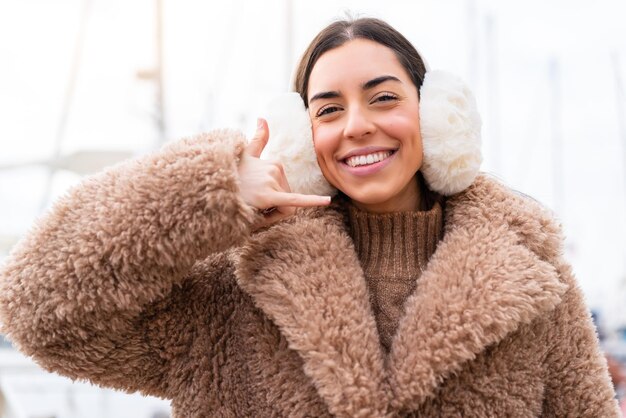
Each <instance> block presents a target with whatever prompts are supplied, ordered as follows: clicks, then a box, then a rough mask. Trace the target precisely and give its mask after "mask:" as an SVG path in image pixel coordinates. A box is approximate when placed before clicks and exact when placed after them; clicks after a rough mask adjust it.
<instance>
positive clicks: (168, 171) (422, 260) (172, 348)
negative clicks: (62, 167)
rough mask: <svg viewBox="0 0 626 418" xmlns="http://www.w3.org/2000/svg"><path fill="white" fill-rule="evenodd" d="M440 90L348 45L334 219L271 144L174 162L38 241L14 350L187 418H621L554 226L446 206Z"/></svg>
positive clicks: (374, 52)
mask: <svg viewBox="0 0 626 418" xmlns="http://www.w3.org/2000/svg"><path fill="white" fill-rule="evenodd" d="M424 72H425V68H424V64H423V62H422V61H421V58H420V57H419V55H418V54H417V52H416V51H415V50H414V48H413V47H412V46H411V45H410V44H409V43H408V41H406V39H404V37H402V35H400V34H399V33H397V32H396V31H395V30H394V29H392V28H391V27H389V26H388V25H387V24H385V23H384V22H381V21H378V20H374V19H358V20H355V21H349V22H345V21H344V22H336V23H334V24H332V25H330V26H329V27H327V28H326V29H324V30H323V31H322V32H321V33H320V35H318V37H317V38H316V39H315V40H314V41H313V42H312V44H311V45H310V47H309V49H308V50H307V52H306V53H305V54H304V57H303V58H302V61H301V63H300V66H299V69H298V72H297V77H296V82H295V84H296V89H297V91H298V92H299V93H300V95H301V97H302V98H303V101H304V103H305V106H306V107H307V109H308V112H309V115H310V118H311V122H312V126H313V139H314V146H315V152H316V155H317V159H318V162H319V166H320V168H321V170H322V173H323V174H324V176H325V177H326V179H327V180H328V181H329V182H330V183H331V184H332V185H333V186H335V187H336V188H337V189H339V191H340V192H341V193H340V196H339V197H337V198H336V199H335V200H334V202H333V203H332V204H331V206H330V207H324V206H326V205H327V204H328V203H329V198H328V197H325V196H315V195H301V194H296V193H291V192H290V190H289V184H288V182H287V180H286V178H285V176H284V174H283V172H282V170H281V169H280V166H278V165H276V164H273V163H269V162H266V161H263V160H260V159H259V158H258V156H259V155H260V153H261V151H262V150H263V148H264V145H265V143H266V142H267V138H268V131H267V126H266V124H265V122H264V121H262V120H261V121H260V124H259V130H258V132H257V135H256V137H255V138H254V140H253V141H251V142H250V144H248V145H245V141H244V139H243V138H242V137H241V135H239V134H237V133H234V132H229V131H218V132H213V133H211V134H205V135H200V136H198V137H196V138H192V139H186V140H182V141H179V142H176V143H173V144H171V145H169V146H166V147H165V148H164V149H163V150H161V151H160V152H158V153H156V154H154V155H152V156H149V157H146V158H144V159H142V160H139V161H135V162H131V163H128V164H126V165H122V166H119V167H117V168H114V169H112V170H110V171H108V172H106V173H104V174H102V175H100V176H99V177H96V178H93V179H90V180H88V181H86V182H85V183H83V184H82V185H81V186H80V187H78V188H76V189H75V190H74V191H73V192H72V193H70V194H69V196H67V197H65V198H64V199H62V200H61V201H60V202H59V203H58V204H57V205H56V206H55V208H54V209H53V211H52V212H51V213H50V214H48V215H47V216H46V217H45V218H44V219H43V220H42V221H41V222H40V223H39V224H38V225H37V227H36V228H35V230H34V231H33V232H32V233H31V234H30V235H28V236H27V237H26V238H25V240H24V241H23V242H22V243H21V245H20V246H19V247H18V248H17V249H16V250H15V251H14V253H13V254H12V257H11V258H10V260H9V261H8V263H7V264H6V266H5V267H4V270H3V272H2V281H1V283H2V285H1V286H2V287H1V293H0V302H1V303H0V309H1V311H0V312H1V313H2V322H3V331H4V332H6V333H8V334H9V336H10V338H11V339H12V340H13V341H14V342H15V343H16V345H17V346H18V347H19V348H20V349H21V350H22V351H24V352H25V353H26V354H28V355H32V356H33V357H34V358H35V359H36V360H37V361H38V362H39V364H41V365H42V366H43V367H44V368H46V369H48V370H53V371H57V372H59V373H62V374H64V375H67V376H69V377H71V378H80V379H88V380H90V381H92V382H95V383H97V384H100V385H103V386H110V387H114V388H119V389H123V390H126V391H141V392H142V393H145V394H150V395H155V396H160V397H164V398H169V399H171V400H172V406H173V409H174V411H175V416H180V417H200V416H219V417H244V416H246V417H252V416H254V417H272V416H275V417H283V416H293V417H323V416H338V417H398V416H427V417H448V416H463V417H474V416H475V417H486V416H527V417H535V416H579V417H610V416H618V411H617V405H616V402H615V400H614V399H613V397H614V393H613V388H612V387H611V384H610V382H609V378H608V375H607V370H606V362H605V361H604V359H603V358H602V356H601V354H600V352H599V350H598V343H597V339H596V335H595V332H594V329H593V326H592V324H591V321H590V318H589V315H588V312H587V309H586V308H585V306H584V303H583V299H582V296H581V293H580V291H579V289H578V287H577V286H576V284H575V282H574V279H573V277H572V274H571V270H570V268H569V266H568V265H567V264H566V263H565V262H564V261H563V259H562V258H561V238H560V232H559V228H558V226H557V225H556V224H555V223H554V221H552V220H551V219H550V217H549V216H548V215H547V214H546V212H545V211H544V210H542V209H541V208H540V207H539V206H538V205H537V204H535V203H533V202H531V201H529V200H527V199H525V198H524V197H522V196H519V195H518V194H515V193H512V192H511V191H509V190H508V189H506V188H505V187H504V186H502V185H500V184H498V183H496V182H495V181H493V180H491V179H488V178H486V177H484V176H479V177H477V178H476V179H475V180H474V181H473V184H471V186H469V187H468V188H466V189H464V190H461V191H460V192H458V193H453V194H452V196H451V197H449V198H448V199H447V200H445V201H444V199H443V198H442V197H440V196H439V194H437V193H434V192H433V191H431V190H433V189H436V190H439V189H440V188H439V187H435V188H433V187H430V186H432V184H435V183H430V182H429V185H427V184H426V183H425V182H424V180H423V177H422V173H421V172H420V169H421V168H423V167H424V166H425V165H426V163H427V161H422V154H423V153H422V138H421V133H420V130H421V129H420V119H419V117H418V115H419V113H418V110H419V106H420V98H419V95H420V86H421V83H422V81H423V79H424ZM444 189H445V187H443V188H441V190H444ZM307 206H322V207H321V208H311V209H303V210H299V211H296V210H295V208H296V207H307ZM274 209H276V210H274ZM278 221H280V222H278Z"/></svg>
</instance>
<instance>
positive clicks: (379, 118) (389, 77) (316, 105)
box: [307, 39, 422, 212]
mask: <svg viewBox="0 0 626 418" xmlns="http://www.w3.org/2000/svg"><path fill="white" fill-rule="evenodd" d="M307 93H308V97H309V115H310V117H311V121H312V126H313V140H314V144H315V152H316V154H317V159H318V162H319V165H320V168H321V170H322V173H323V174H324V177H326V179H327V180H328V181H329V182H330V183H331V184H332V185H333V186H335V187H336V188H337V189H339V190H341V191H342V192H344V193H345V194H346V195H347V196H349V197H350V198H351V199H352V201H353V202H354V204H355V205H357V206H359V207H361V208H363V209H365V210H368V211H370V212H395V211H403V210H416V209H418V208H419V204H420V193H419V185H418V181H417V178H416V176H415V174H416V172H417V171H418V170H419V168H420V167H421V165H422V138H421V135H420V125H419V102H418V95H417V88H416V87H415V85H414V84H413V82H412V81H411V78H410V77H409V75H408V73H407V71H406V70H405V69H404V67H403V66H402V65H401V64H400V62H399V61H398V59H397V57H396V55H395V54H394V52H393V51H392V50H391V49H389V48H387V47H386V46H384V45H381V44H379V43H376V42H373V41H369V40H364V39H355V40H351V41H348V42H347V43H345V44H343V45H342V46H340V47H338V48H335V49H331V50H329V51H327V52H325V53H324V54H322V56H320V58H319V59H318V60H317V62H316V63H315V66H314V67H313V70H312V71H311V75H310V78H309V83H308V90H307Z"/></svg>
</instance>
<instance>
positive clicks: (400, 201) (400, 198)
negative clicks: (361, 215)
mask: <svg viewBox="0 0 626 418" xmlns="http://www.w3.org/2000/svg"><path fill="white" fill-rule="evenodd" d="M352 204H353V205H354V206H355V207H357V208H359V209H361V210H362V211H365V212H370V213H389V212H413V211H416V210H421V209H423V208H422V206H423V205H422V188H421V184H420V182H419V180H418V176H417V175H415V176H413V178H412V179H411V181H409V182H408V183H407V185H406V186H404V189H402V190H401V191H400V193H398V194H397V195H395V196H393V197H391V198H390V199H388V200H385V201H384V202H377V203H361V202H357V201H356V200H352Z"/></svg>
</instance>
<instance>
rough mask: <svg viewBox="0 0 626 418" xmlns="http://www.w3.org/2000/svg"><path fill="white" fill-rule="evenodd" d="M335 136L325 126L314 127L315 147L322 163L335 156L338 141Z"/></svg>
mask: <svg viewBox="0 0 626 418" xmlns="http://www.w3.org/2000/svg"><path fill="white" fill-rule="evenodd" d="M334 138H335V137H334V135H332V131H330V130H329V129H327V128H325V127H314V128H313V147H314V148H315V155H317V159H318V160H319V161H320V164H322V163H323V162H325V161H328V160H329V159H333V158H334V157H333V156H334V154H335V152H336V151H337V141H336V140H335V139H334Z"/></svg>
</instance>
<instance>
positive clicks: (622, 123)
mask: <svg viewBox="0 0 626 418" xmlns="http://www.w3.org/2000/svg"><path fill="white" fill-rule="evenodd" d="M611 64H612V66H613V73H614V75H615V93H616V95H615V98H616V101H615V107H616V110H617V121H618V126H619V136H620V138H621V140H622V173H623V175H624V197H626V120H625V118H626V109H624V101H625V100H626V93H625V92H624V83H623V80H622V74H621V73H620V70H621V66H620V61H619V56H618V55H617V52H615V51H613V53H612V54H611Z"/></svg>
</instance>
